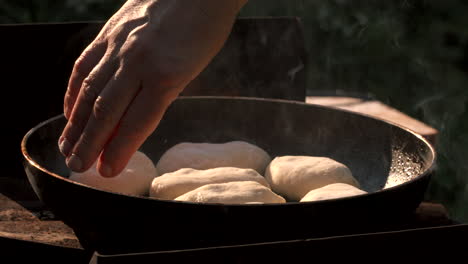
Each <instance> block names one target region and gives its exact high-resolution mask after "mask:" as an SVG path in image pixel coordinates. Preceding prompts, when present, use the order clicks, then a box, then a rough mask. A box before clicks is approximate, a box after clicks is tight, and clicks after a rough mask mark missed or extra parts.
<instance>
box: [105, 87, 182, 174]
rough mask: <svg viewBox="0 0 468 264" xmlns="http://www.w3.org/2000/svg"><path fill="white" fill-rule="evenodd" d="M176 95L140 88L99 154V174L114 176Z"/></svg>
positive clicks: (153, 128)
mask: <svg viewBox="0 0 468 264" xmlns="http://www.w3.org/2000/svg"><path fill="white" fill-rule="evenodd" d="M174 90H176V89H174ZM175 98H176V96H174V95H172V94H170V95H168V94H166V95H164V94H163V93H159V94H158V93H156V92H155V91H154V90H153V89H141V90H140V92H139V93H138V94H137V96H136V97H135V99H134V100H133V101H132V102H131V104H130V106H129V107H128V109H127V112H126V113H125V115H124V116H123V117H122V119H121V121H120V123H119V127H118V128H117V130H116V131H115V134H114V135H113V137H112V138H111V140H110V141H109V142H108V144H107V145H106V147H105V149H104V151H103V152H102V154H101V157H100V159H99V162H98V171H99V173H100V174H101V175H103V176H107V177H111V176H115V175H117V174H118V173H120V172H121V171H122V170H123V169H124V168H125V166H126V164H127V163H128V161H129V160H130V158H131V157H132V155H133V154H134V153H135V152H136V151H137V150H138V148H139V147H140V146H141V145H142V144H143V142H144V141H145V140H146V138H147V137H148V136H149V135H150V134H151V133H152V132H153V131H154V130H155V128H156V127H157V125H158V124H159V121H160V120H161V118H162V116H163V115H164V112H165V111H166V109H167V107H168V106H169V105H170V103H171V102H172V101H173V100H174V99H175Z"/></svg>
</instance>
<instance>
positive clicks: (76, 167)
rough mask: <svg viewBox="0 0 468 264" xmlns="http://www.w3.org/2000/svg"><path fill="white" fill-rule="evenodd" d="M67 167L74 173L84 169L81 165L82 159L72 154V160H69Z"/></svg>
mask: <svg viewBox="0 0 468 264" xmlns="http://www.w3.org/2000/svg"><path fill="white" fill-rule="evenodd" d="M67 166H68V168H70V169H71V170H72V171H81V168H82V167H83V163H81V160H80V158H79V157H78V156H77V155H76V154H72V155H71V156H70V158H69V159H68V160H67Z"/></svg>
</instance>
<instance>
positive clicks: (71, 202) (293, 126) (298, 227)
mask: <svg viewBox="0 0 468 264" xmlns="http://www.w3.org/2000/svg"><path fill="white" fill-rule="evenodd" d="M64 125H65V119H64V118H63V117H62V116H58V117H55V118H52V119H50V120H47V121H45V122H44V123H42V124H40V125H39V126H37V127H35V128H34V129H32V130H31V131H30V132H29V133H28V134H27V135H26V136H25V138H24V141H23V143H22V150H23V154H24V155H25V158H26V159H25V163H24V165H25V169H26V173H27V175H28V178H29V180H30V183H31V185H32V186H33V188H34V190H35V192H36V193H37V194H38V196H39V198H40V199H41V200H42V201H43V202H44V203H45V204H46V205H48V206H50V208H52V209H53V211H54V212H55V213H56V214H57V215H58V216H59V217H60V218H61V219H63V221H64V222H65V223H66V224H68V225H69V226H70V227H72V228H73V229H74V231H75V233H76V234H77V236H78V237H79V238H80V241H81V243H82V245H83V246H84V247H85V248H88V249H96V250H99V251H100V252H102V253H112V252H114V253H116V252H119V253H122V252H138V251H148V250H164V249H183V248H193V247H202V246H213V245H216V246H219V245H230V244H244V243H256V242H263V241H278V240H290V239H300V238H314V237H323V236H330V235H343V234H351V233H362V232H368V231H372V230H375V228H376V227H377V226H378V228H379V231H382V230H385V223H391V222H392V221H395V219H401V218H402V217H403V218H404V217H405V215H407V214H410V213H411V212H412V211H413V210H414V209H415V208H416V207H417V206H418V204H419V203H420V202H421V200H422V197H423V194H424V191H425V189H426V186H427V183H428V181H429V178H430V173H431V171H432V166H433V162H434V158H435V157H434V155H435V153H434V151H433V149H432V147H431V146H430V145H429V144H428V143H427V141H425V140H424V139H422V138H421V137H419V136H416V135H415V134H413V133H411V132H409V131H407V130H405V129H402V128H400V127H398V126H395V125H391V124H389V123H386V122H383V121H380V120H376V119H373V118H369V117H366V116H362V115H358V114H354V113H351V112H347V111H343V110H338V109H334V108H329V107H320V106H316V105H307V104H302V103H295V102H292V101H281V100H266V99H247V98H227V97H226V98H223V97H212V98H209V97H193V98H181V99H178V100H177V101H176V102H175V103H174V104H173V105H172V106H171V107H170V108H169V110H168V112H167V113H166V115H165V117H164V119H163V120H162V122H161V124H160V126H159V127H158V129H157V130H156V132H155V133H153V135H152V136H151V137H150V138H148V140H147V141H146V142H145V144H144V145H143V147H142V151H143V152H145V153H146V154H147V155H148V156H149V157H150V158H151V159H152V160H153V161H154V162H157V161H158V159H159V157H160V155H161V154H162V153H163V152H164V151H165V150H167V149H168V148H169V147H171V146H172V145H174V144H176V143H179V142H182V141H196V142H200V141H207V142H224V141H229V140H245V141H248V142H251V143H253V144H256V145H258V146H260V147H262V148H264V149H265V150H266V151H267V152H269V153H270V154H271V155H272V156H279V155H315V156H328V157H331V158H334V159H336V160H338V161H340V162H343V163H344V164H346V165H347V166H348V167H349V168H350V169H351V171H352V173H353V175H354V176H355V177H356V178H357V179H358V180H359V181H360V183H361V185H362V186H363V188H364V189H366V190H368V191H370V192H371V193H370V194H368V195H362V196H357V197H352V198H344V199H337V200H329V201H322V202H310V203H288V204H283V205H213V204H212V205H208V204H193V203H182V202H174V201H160V200H155V199H149V198H142V197H133V196H126V195H120V194H115V193H111V192H105V191H101V190H97V189H94V188H90V187H85V186H83V185H80V184H76V183H74V182H72V181H69V180H68V179H66V178H67V176H68V174H69V171H68V170H67V168H66V166H65V163H64V160H63V157H62V155H61V154H60V153H59V151H58V148H57V140H58V136H59V135H60V132H61V129H62V128H63V126H64ZM393 177H394V178H396V179H400V180H403V181H405V183H403V184H400V185H397V186H395V187H393V188H389V189H386V190H384V191H379V189H380V188H382V187H383V186H384V184H385V182H386V181H387V180H388V179H389V178H393Z"/></svg>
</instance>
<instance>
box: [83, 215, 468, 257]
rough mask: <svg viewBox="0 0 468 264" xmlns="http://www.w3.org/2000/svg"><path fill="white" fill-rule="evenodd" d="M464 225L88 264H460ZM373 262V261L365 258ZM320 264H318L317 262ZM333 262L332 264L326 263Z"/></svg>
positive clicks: (467, 228)
mask: <svg viewBox="0 0 468 264" xmlns="http://www.w3.org/2000/svg"><path fill="white" fill-rule="evenodd" d="M467 242H468V225H467V224H460V225H453V226H450V227H443V228H441V227H435V228H420V229H411V230H404V231H399V232H389V233H384V232H380V233H370V234H364V235H362V234H360V235H348V236H339V237H327V238H320V239H305V240H295V241H278V242H271V243H262V244H250V245H236V246H229V247H212V248H197V249H190V250H178V251H160V252H145V253H137V254H121V255H106V254H99V253H98V252H95V253H94V256H93V258H92V259H91V262H90V264H108V263H112V264H130V263H205V264H207V263H243V264H247V263H252V264H257V263H314V262H320V263H323V262H325V263H335V262H334V261H338V260H340V261H343V262H344V263H349V262H358V263H362V262H364V263H409V261H415V263H435V261H436V260H438V261H441V263H465V262H466V260H468V252H467V251H466V248H465V247H466V243H467ZM370 256H374V258H369V257H370ZM371 259H372V261H371ZM320 260H323V261H320ZM331 261H333V262H331Z"/></svg>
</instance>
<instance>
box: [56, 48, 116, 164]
mask: <svg viewBox="0 0 468 264" xmlns="http://www.w3.org/2000/svg"><path fill="white" fill-rule="evenodd" d="M116 67H117V66H116V65H115V63H114V62H113V61H112V60H110V59H109V58H108V55H106V56H104V57H103V58H102V60H101V61H100V62H99V63H98V64H97V65H96V66H95V67H94V68H93V70H92V71H91V72H90V73H89V75H88V77H86V79H84V81H82V86H81V88H80V90H79V93H78V96H77V99H76V102H75V104H74V107H73V111H72V112H71V114H70V117H69V118H68V123H67V125H66V126H65V128H64V130H63V132H62V135H61V137H60V139H59V148H60V151H61V152H62V154H63V155H64V156H66V157H68V156H69V155H70V151H71V150H72V148H73V146H74V144H75V143H76V141H77V140H78V139H79V137H80V135H81V132H82V131H83V129H84V128H85V126H86V124H87V122H88V119H89V115H90V114H91V112H92V109H93V107H94V102H95V101H96V99H97V96H98V95H99V94H100V93H101V91H102V89H103V88H104V86H105V85H106V83H107V82H108V80H109V79H110V78H111V77H112V75H113V74H114V72H115V68H116Z"/></svg>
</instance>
